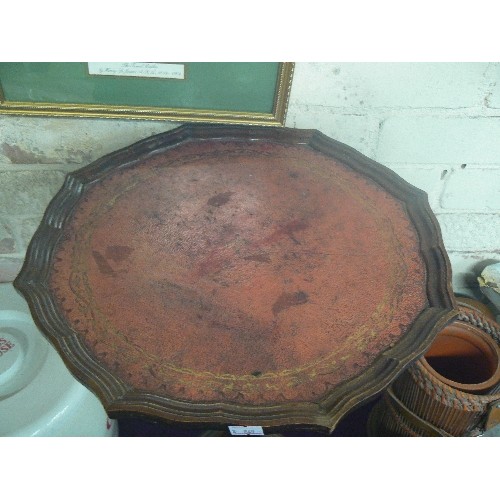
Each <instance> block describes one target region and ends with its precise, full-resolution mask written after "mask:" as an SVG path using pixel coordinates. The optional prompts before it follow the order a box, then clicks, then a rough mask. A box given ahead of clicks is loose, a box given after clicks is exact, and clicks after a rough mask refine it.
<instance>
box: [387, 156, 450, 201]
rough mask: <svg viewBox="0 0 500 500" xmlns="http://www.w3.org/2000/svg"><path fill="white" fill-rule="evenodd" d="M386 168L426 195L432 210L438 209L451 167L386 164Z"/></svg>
mask: <svg viewBox="0 0 500 500" xmlns="http://www.w3.org/2000/svg"><path fill="white" fill-rule="evenodd" d="M385 165H386V167H389V168H390V169H391V170H393V171H394V172H396V173H397V174H398V175H400V176H401V177H402V178H403V179H404V180H405V181H407V182H409V183H410V184H412V185H413V186H415V187H417V188H419V189H422V190H423V191H425V192H426V193H427V196H428V199H429V204H430V206H431V208H432V209H433V210H435V209H436V208H438V207H439V196H440V194H441V190H442V188H443V184H444V181H443V179H444V178H446V175H448V172H449V171H450V170H451V167H450V166H448V165H416V164H414V165H409V164H406V163H405V164H398V163H386V164H385Z"/></svg>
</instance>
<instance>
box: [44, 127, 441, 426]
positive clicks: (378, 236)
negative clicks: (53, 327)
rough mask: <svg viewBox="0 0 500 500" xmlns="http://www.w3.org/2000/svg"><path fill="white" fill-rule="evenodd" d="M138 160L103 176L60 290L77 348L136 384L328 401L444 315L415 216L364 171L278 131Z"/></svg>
mask: <svg viewBox="0 0 500 500" xmlns="http://www.w3.org/2000/svg"><path fill="white" fill-rule="evenodd" d="M262 134H263V133H262ZM233 135H234V134H233ZM124 155H125V153H123V151H122V152H121V157H120V158H128V159H129V161H124V160H120V162H118V163H117V165H118V164H119V166H117V167H114V168H111V167H110V168H106V167H105V166H100V167H99V168H95V167H94V169H93V170H92V169H90V167H89V169H90V170H92V175H91V176H90V177H89V180H88V182H86V183H85V189H84V190H82V192H81V193H80V194H79V195H78V198H77V200H76V201H75V202H73V203H72V204H71V210H69V209H68V210H66V212H67V214H66V218H65V222H64V224H63V225H62V227H61V228H60V232H59V233H58V238H57V242H55V243H54V245H53V253H52V256H51V260H50V262H49V263H48V266H47V269H48V272H47V275H46V283H47V288H48V293H50V297H51V302H52V305H53V310H54V315H55V316H56V317H58V318H63V320H64V323H65V328H66V329H67V330H68V331H71V332H72V333H71V335H72V336H73V338H76V339H77V343H78V346H79V347H78V349H81V350H82V352H85V353H86V354H85V356H87V357H90V358H92V365H99V367H100V369H101V370H103V371H104V372H106V373H111V374H112V376H113V377H114V378H115V379H117V380H119V381H120V384H121V386H122V387H125V388H126V391H128V392H132V393H134V394H141V393H142V394H146V395H153V396H154V397H156V398H157V401H170V402H172V401H173V402H174V403H173V404H174V406H175V402H176V401H178V402H182V404H183V405H188V406H189V404H191V403H193V404H194V405H198V406H200V405H203V404H215V405H216V404H217V403H223V404H224V405H229V406H231V405H233V406H234V407H238V408H240V407H241V408H247V409H248V408H250V409H252V408H253V409H255V408H259V407H261V406H262V407H264V408H269V407H272V406H273V405H282V406H283V407H285V406H287V405H289V406H290V405H292V406H293V405H294V404H311V403H314V404H317V402H318V401H321V400H322V399H325V398H326V399H328V396H329V394H330V393H331V392H332V391H334V390H335V389H336V388H338V387H342V386H343V384H346V383H349V381H352V380H355V379H357V378H359V377H362V376H363V374H365V373H366V372H367V371H368V370H369V369H370V367H372V366H373V364H374V362H376V361H377V359H378V358H379V357H380V355H381V353H385V352H388V351H390V350H391V349H392V348H394V346H397V345H398V343H399V342H400V341H401V339H402V338H403V337H404V336H405V335H406V334H407V333H408V331H409V330H411V328H412V325H414V323H415V322H416V321H417V318H419V316H420V315H421V313H422V311H424V310H426V309H427V308H429V297H428V290H427V281H428V263H426V260H425V258H424V257H425V256H424V254H423V253H422V251H421V246H422V237H421V235H420V234H419V231H418V230H417V227H416V225H415V224H414V218H415V217H414V216H413V215H412V214H411V213H410V212H409V208H408V205H407V203H405V200H404V198H403V199H398V197H397V196H394V195H393V193H390V192H389V190H388V189H387V188H386V186H384V183H383V182H382V183H380V181H378V180H376V179H374V178H371V177H370V176H369V175H368V176H367V175H364V173H363V172H362V171H360V170H359V169H353V168H352V167H351V166H349V165H348V162H345V161H341V159H338V158H335V157H332V155H331V154H326V153H325V152H324V151H321V150H319V149H318V148H313V147H310V146H309V145H308V144H304V143H303V141H302V142H301V141H299V140H297V139H294V140H293V141H283V140H281V141H280V140H275V139H274V138H273V136H272V135H271V136H270V137H269V138H267V136H266V135H265V134H263V135H261V136H259V138H258V140H256V139H255V138H252V137H248V136H245V134H243V136H236V137H233V136H231V135H230V136H229V137H222V138H221V137H215V138H214V137H203V139H202V140H196V139H191V140H182V141H179V142H178V143H175V144H173V145H169V146H168V147H163V148H161V147H158V148H157V149H156V150H154V151H153V153H148V154H142V155H138V154H136V155H133V154H131V155H130V156H129V157H126V156H124ZM95 172H99V173H98V175H97V174H95ZM398 182H399V181H398ZM49 212H50V211H49ZM446 300H448V302H449V300H450V299H449V297H448V298H447V299H446ZM446 300H444V305H446ZM442 307H443V308H444V306H442ZM448 310H449V304H448ZM422 342H424V339H422V341H421V342H420V343H421V344H422ZM59 343H60V342H59ZM418 347H420V348H421V346H418ZM78 349H77V350H78ZM73 350H74V348H73ZM60 351H64V349H63V348H61V347H60ZM407 355H408V353H406V354H405V356H407ZM73 363H74V361H71V362H70V365H71V364H73ZM89 370H90V372H91V370H92V369H91V368H89V369H87V370H86V372H85V373H86V374H87V375H85V376H84V378H86V377H90V378H92V376H91V375H88V373H90V372H89ZM381 377H382V379H383V376H382V375H381ZM97 378H99V377H97ZM97 383H98V385H99V381H98V382H97ZM91 386H92V383H91ZM103 399H105V396H103ZM168 404H171V403H168ZM155 411H157V410H155ZM242 411H243V412H244V410H242ZM160 413H161V412H160ZM194 413H196V412H195V411H194V410H193V414H194ZM264 413H265V412H264ZM179 418H180V419H184V420H185V419H188V420H189V418H191V417H189V418H187V417H186V418H183V417H179ZM193 418H194V419H195V420H196V418H195V417H193ZM226 420H227V419H226ZM243 420H244V421H245V419H243ZM299 420H300V419H299Z"/></svg>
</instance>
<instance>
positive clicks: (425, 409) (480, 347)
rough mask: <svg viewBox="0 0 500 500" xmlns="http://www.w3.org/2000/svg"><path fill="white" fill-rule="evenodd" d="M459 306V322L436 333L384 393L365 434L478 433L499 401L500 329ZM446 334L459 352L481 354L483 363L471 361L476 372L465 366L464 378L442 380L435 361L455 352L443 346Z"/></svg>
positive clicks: (458, 434) (463, 360) (462, 304)
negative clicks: (467, 350)
mask: <svg viewBox="0 0 500 500" xmlns="http://www.w3.org/2000/svg"><path fill="white" fill-rule="evenodd" d="M459 306H460V311H461V314H460V316H459V318H458V320H457V321H455V322H453V323H452V324H451V325H450V327H447V328H445V329H444V330H443V331H442V332H440V334H439V335H438V338H437V339H436V340H435V341H434V343H433V345H432V346H431V348H430V349H429V350H428V351H427V353H426V355H425V356H424V357H422V358H420V359H419V360H418V361H417V362H416V363H414V364H413V365H412V366H411V367H410V368H409V369H408V370H406V371H405V372H404V373H403V374H402V375H401V376H400V377H398V378H397V379H396V380H395V381H394V383H393V384H392V386H391V387H390V388H389V389H388V390H386V391H385V393H384V394H383V397H382V399H381V401H380V402H379V403H378V404H377V405H376V406H375V407H374V409H373V410H372V413H371V415H370V419H369V434H370V435H382V436H469V435H476V434H478V433H479V429H480V428H481V426H482V425H483V424H484V420H485V418H486V416H487V414H488V412H489V409H490V408H491V406H492V405H493V404H494V403H495V402H497V401H499V400H500V347H499V346H500V325H498V323H496V322H495V321H493V320H491V319H490V318H487V317H485V316H484V315H483V314H481V313H480V312H479V311H477V309H474V308H471V307H470V306H469V305H468V304H464V303H461V302H460V301H459ZM446 335H448V336H449V337H450V339H451V340H454V339H455V338H456V339H458V340H459V342H458V344H459V347H458V351H460V349H463V348H464V345H465V346H467V345H469V344H470V346H472V347H471V349H472V351H474V350H477V351H480V352H481V355H482V356H483V358H484V359H483V358H481V360H482V363H477V359H474V360H473V361H474V363H475V364H474V366H473V367H475V368H478V369H479V372H480V373H478V374H477V375H474V374H467V369H466V365H465V364H464V365H463V366H461V368H463V370H462V371H463V372H464V373H465V374H466V376H465V378H464V379H463V380H462V379H460V380H455V379H454V377H451V378H448V377H447V376H446V374H447V372H446V365H443V364H442V363H439V362H437V361H436V360H437V359H438V360H439V361H443V360H442V359H439V358H440V356H441V355H444V354H446V353H447V352H449V353H451V355H452V356H453V355H455V354H456V352H457V351H456V350H454V348H449V345H446V343H447V340H448V339H446V338H444V337H445V336H446ZM443 339H444V340H443ZM451 340H450V341H451ZM447 349H448V351H447ZM459 354H460V353H459ZM457 359H458V361H459V362H460V363H466V362H467V359H466V357H465V358H464V359H462V358H457ZM433 366H434V367H433ZM443 366H444V369H443ZM482 367H484V369H482ZM435 368H437V370H440V371H441V372H444V373H445V375H443V373H440V371H437V370H436V369H435ZM457 373H458V372H457Z"/></svg>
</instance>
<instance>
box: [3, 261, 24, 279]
mask: <svg viewBox="0 0 500 500" xmlns="http://www.w3.org/2000/svg"><path fill="white" fill-rule="evenodd" d="M23 262H24V257H2V256H0V283H10V282H11V281H14V279H15V278H16V276H17V275H18V274H19V271H20V270H21V267H22V265H23Z"/></svg>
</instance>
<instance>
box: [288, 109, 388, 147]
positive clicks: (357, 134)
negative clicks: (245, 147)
mask: <svg viewBox="0 0 500 500" xmlns="http://www.w3.org/2000/svg"><path fill="white" fill-rule="evenodd" d="M286 126H287V127H292V128H303V129H316V130H319V131H321V132H323V133H324V134H326V135H327V136H328V137H331V138H332V139H336V140H337V141H340V142H343V143H345V144H347V145H348V146H351V147H352V148H354V149H357V150H358V151H359V152H361V153H363V154H365V155H367V156H373V154H374V150H375V146H376V143H377V139H378V128H379V121H378V120H377V119H376V118H373V117H369V116H366V115H342V114H339V113H338V110H336V109H334V108H328V107H321V106H319V107H318V106H299V105H291V106H290V108H289V110H288V114H287V119H286Z"/></svg>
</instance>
